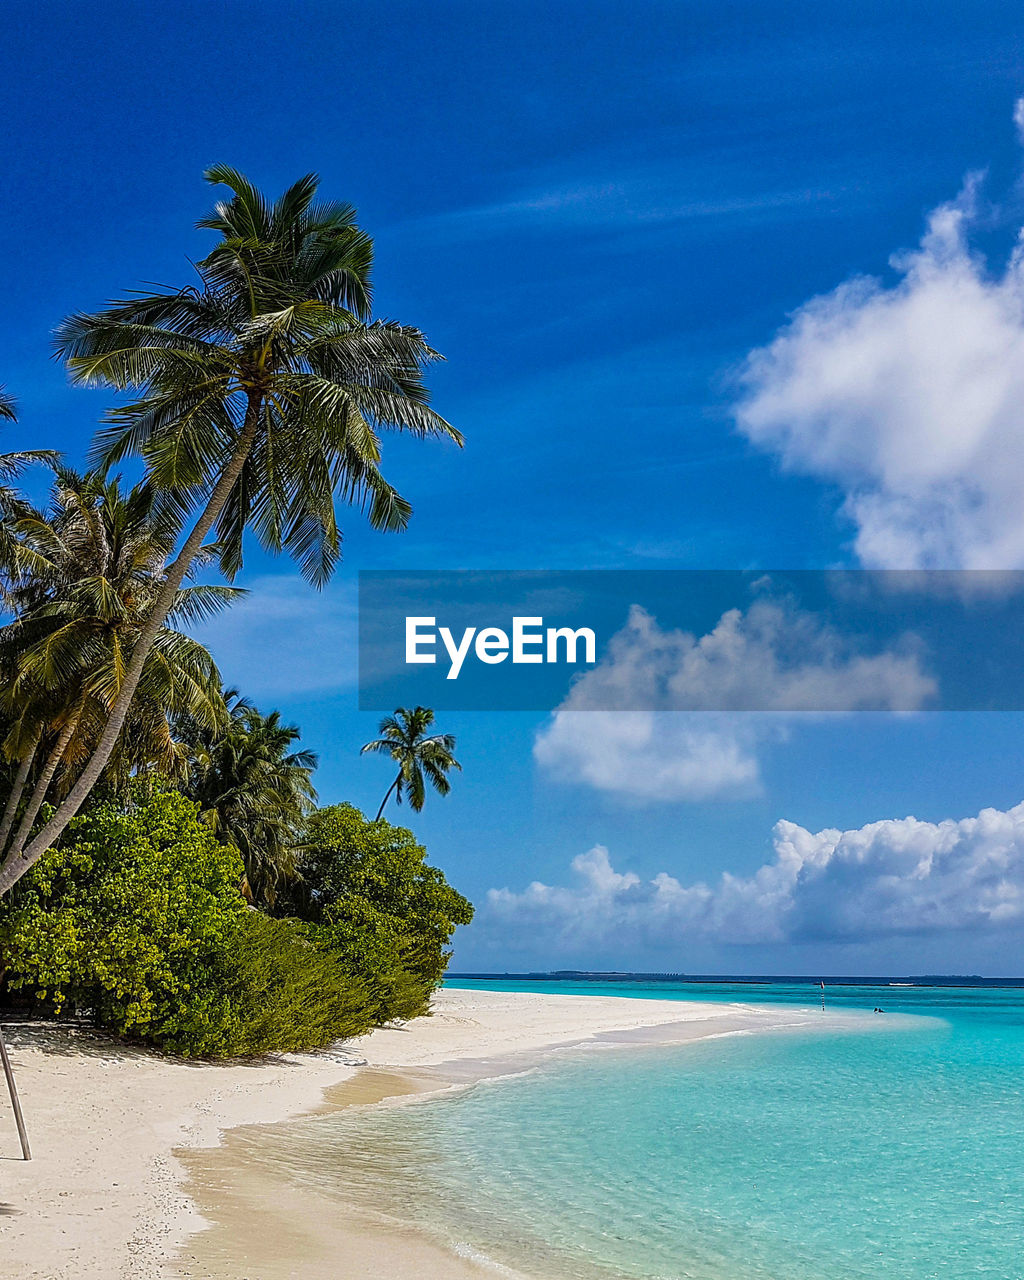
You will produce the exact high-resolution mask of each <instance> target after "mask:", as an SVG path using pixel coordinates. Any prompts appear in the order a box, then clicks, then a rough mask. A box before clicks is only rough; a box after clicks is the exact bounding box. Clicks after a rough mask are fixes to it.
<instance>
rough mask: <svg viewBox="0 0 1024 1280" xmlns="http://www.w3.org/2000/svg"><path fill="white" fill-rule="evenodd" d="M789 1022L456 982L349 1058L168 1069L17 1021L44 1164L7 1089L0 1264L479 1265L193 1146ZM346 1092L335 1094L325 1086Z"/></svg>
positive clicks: (149, 1267)
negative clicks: (338, 1111) (560, 1065)
mask: <svg viewBox="0 0 1024 1280" xmlns="http://www.w3.org/2000/svg"><path fill="white" fill-rule="evenodd" d="M798 1019H799V1015H796V1014H795V1015H793V1020H798ZM778 1021H779V1019H778V1015H777V1014H775V1013H772V1012H770V1011H768V1010H764V1009H761V1010H756V1009H755V1010H750V1009H739V1008H737V1007H736V1006H730V1005H724V1004H723V1005H717V1004H704V1003H700V1004H697V1003H681V1002H676V1001H655V1000H632V999H618V998H614V997H604V996H558V995H543V994H533V993H529V994H506V993H496V992H475V991H458V990H448V991H443V992H440V993H439V994H438V996H437V997H436V999H435V1005H434V1015H433V1016H432V1017H430V1018H419V1019H416V1020H415V1021H414V1022H412V1023H409V1024H406V1025H405V1026H403V1027H401V1028H394V1029H384V1030H379V1031H375V1032H373V1033H372V1034H371V1035H369V1036H366V1037H364V1038H362V1039H361V1040H358V1041H353V1042H351V1043H349V1044H347V1045H345V1046H340V1047H339V1048H338V1049H337V1050H336V1051H332V1052H330V1053H325V1054H317V1055H288V1056H284V1057H280V1058H275V1059H272V1060H269V1061H264V1062H260V1063H256V1064H231V1065H226V1066H220V1065H211V1064H186V1063H180V1062H170V1061H167V1060H166V1059H163V1058H160V1057H157V1056H156V1055H153V1054H150V1053H146V1052H142V1051H137V1050H126V1049H125V1048H123V1047H122V1046H119V1045H117V1044H116V1043H114V1042H112V1041H110V1040H109V1039H107V1038H105V1037H102V1036H99V1035H96V1034H94V1033H91V1032H88V1031H84V1030H79V1029H69V1028H59V1027H54V1026H45V1025H32V1026H27V1027H10V1028H9V1029H8V1031H7V1036H8V1041H9V1043H10V1046H11V1049H12V1058H13V1061H14V1066H15V1070H16V1072H17V1078H18V1084H19V1087H20V1090H21V1095H22V1102H23V1106H24V1109H25V1114H26V1120H27V1123H28V1126H29V1133H30V1137H31V1141H32V1148H33V1156H34V1159H33V1160H32V1161H31V1162H30V1163H27V1164H26V1163H24V1162H22V1161H21V1160H20V1158H19V1151H18V1144H17V1135H16V1133H15V1130H14V1124H13V1120H12V1118H11V1116H10V1112H9V1110H8V1109H7V1108H6V1098H3V1099H2V1100H0V1171H2V1173H0V1176H2V1180H3V1181H2V1185H0V1260H2V1261H0V1273H2V1275H3V1276H4V1277H5V1280H28V1278H29V1277H31V1278H32V1280H156V1278H157V1277H159V1278H160V1280H168V1278H169V1277H173V1276H188V1277H218V1278H220V1277H224V1278H225V1280H247V1278H251V1280H276V1278H277V1277H279V1276H280V1277H286V1276H287V1277H290V1276H293V1275H299V1274H301V1275H302V1276H303V1277H309V1278H310V1280H319V1277H320V1276H324V1277H327V1276H330V1277H331V1280H336V1277H338V1276H339V1274H340V1273H339V1271H338V1258H339V1252H338V1250H339V1249H343V1250H344V1252H343V1255H342V1256H344V1257H345V1259H346V1266H345V1270H344V1276H345V1280H359V1278H360V1277H362V1276H366V1277H369V1276H371V1275H372V1276H374V1277H376V1276H378V1275H379V1274H380V1271H381V1268H382V1266H384V1267H386V1268H387V1269H388V1270H389V1271H390V1275H391V1276H392V1277H393V1280H404V1278H405V1277H408V1280H429V1278H430V1277H431V1276H433V1275H438V1276H440V1275H444V1276H445V1278H446V1280H462V1277H464V1276H465V1277H469V1276H478V1275H480V1274H481V1272H480V1270H479V1269H478V1268H477V1267H476V1266H475V1265H474V1264H473V1263H471V1262H469V1261H467V1260H463V1259H456V1258H454V1257H452V1256H451V1255H449V1254H447V1253H446V1252H443V1251H441V1250H437V1249H432V1248H431V1247H429V1246H428V1245H426V1244H425V1242H423V1241H421V1240H419V1239H418V1238H417V1237H416V1236H415V1235H414V1234H413V1233H410V1234H409V1235H408V1236H405V1235H404V1234H403V1233H402V1232H395V1231H391V1232H388V1233H387V1235H388V1238H387V1240H386V1241H384V1240H382V1239H381V1233H380V1232H376V1233H375V1232H373V1231H372V1230H371V1229H370V1228H369V1226H368V1225H367V1224H366V1223H365V1222H363V1223H359V1222H356V1221H353V1222H347V1223H340V1224H339V1223H338V1222H337V1221H336V1220H335V1219H336V1217H337V1215H336V1213H334V1214H331V1215H328V1214H326V1213H325V1214H323V1215H320V1214H318V1213H317V1211H316V1206H315V1205H313V1204H311V1203H310V1202H309V1198H308V1196H303V1197H302V1198H301V1203H300V1202H299V1199H298V1198H297V1193H295V1192H291V1191H289V1190H288V1189H287V1188H275V1189H274V1197H273V1204H272V1205H268V1203H267V1191H268V1189H267V1187H266V1186H265V1185H261V1183H260V1181H259V1179H258V1178H256V1177H254V1176H253V1177H250V1176H249V1171H247V1169H246V1168H245V1163H244V1159H235V1154H236V1153H235V1152H233V1150H232V1149H231V1144H230V1143H227V1144H225V1146H224V1148H223V1150H224V1152H225V1156H224V1158H223V1159H221V1158H220V1156H219V1155H218V1160H219V1163H215V1164H214V1165H210V1166H209V1167H208V1168H205V1173H204V1168H203V1162H202V1160H198V1161H197V1160H193V1159H191V1158H189V1154H188V1153H189V1152H196V1151H198V1150H201V1149H203V1148H210V1147H214V1146H216V1145H217V1144H218V1143H219V1142H220V1141H221V1139H222V1135H223V1134H224V1131H225V1130H231V1129H233V1128H236V1127H237V1126H242V1125H246V1126H249V1125H254V1124H268V1123H275V1122H279V1121H283V1120H285V1119H287V1118H288V1117H289V1116H294V1115H297V1114H300V1113H304V1112H311V1111H315V1110H317V1109H318V1108H321V1107H323V1106H325V1105H327V1106H331V1107H334V1106H339V1105H346V1104H349V1103H353V1102H356V1103H360V1102H361V1103H365V1102H372V1101H375V1100H376V1099H378V1098H380V1097H383V1096H385V1095H387V1096H390V1095H394V1094H400V1093H403V1092H409V1091H415V1090H417V1089H423V1088H438V1087H447V1086H448V1085H449V1084H450V1083H451V1082H452V1081H454V1080H457V1078H458V1073H459V1071H460V1070H462V1071H464V1072H465V1073H466V1078H471V1077H479V1076H480V1075H487V1074H498V1073H500V1072H501V1071H503V1070H507V1069H509V1060H510V1056H511V1055H530V1054H534V1055H536V1054H540V1053H542V1052H545V1051H549V1050H551V1049H554V1048H556V1047H559V1046H567V1045H572V1044H578V1043H581V1042H585V1041H587V1040H591V1039H594V1038H608V1039H610V1040H612V1041H614V1040H621V1041H629V1040H631V1039H643V1038H645V1037H653V1036H658V1037H659V1038H662V1039H665V1038H668V1039H671V1040H688V1039H696V1038H703V1037H705V1036H709V1035H716V1034H722V1033H728V1032H730V1031H735V1030H741V1029H747V1028H749V1029H755V1028H757V1027H759V1026H769V1025H777V1024H778ZM659 1028H660V1030H654V1029H659ZM442 1064H444V1067H445V1072H444V1073H441V1072H439V1071H437V1069H438V1068H440V1067H441V1066H442ZM339 1085H343V1086H345V1088H344V1089H343V1090H341V1091H338V1090H332V1093H331V1094H330V1100H329V1102H327V1103H325V1091H327V1090H329V1089H332V1086H339ZM346 1091H347V1092H346ZM225 1161H226V1163H225ZM186 1163H187V1164H188V1165H189V1169H188V1170H186V1167H185V1166H186ZM213 1168H216V1169H219V1171H220V1172H219V1175H218V1176H213V1175H212V1174H211V1172H210V1170H211V1169H213ZM188 1174H191V1183H190V1184H189V1185H188V1186H187V1188H186V1178H187V1176H188ZM218 1178H219V1180H218ZM187 1190H188V1191H190V1192H191V1193H192V1196H193V1197H195V1199H198V1201H199V1206H200V1209H201V1210H202V1214H201V1213H200V1211H199V1209H197V1208H196V1204H195V1201H194V1199H193V1198H191V1197H190V1195H189V1194H187V1193H186V1191H187ZM254 1213H255V1214H256V1215H257V1216H258V1217H260V1218H261V1226H260V1229H259V1231H258V1232H257V1233H256V1236H257V1237H258V1239H257V1240H255V1241H254V1240H253V1230H252V1228H253V1214H254ZM304 1220H305V1221H307V1222H308V1229H307V1228H306V1227H305V1226H304V1225H303V1221H304ZM204 1226H207V1227H208V1230H206V1231H203V1232H202V1234H201V1235H199V1236H195V1235H193V1234H192V1233H193V1232H195V1231H196V1230H197V1229H199V1228H201V1227H204ZM247 1242H248V1243H247ZM250 1250H253V1252H252V1254H251V1255H250ZM297 1259H302V1265H301V1269H296V1260H297ZM492 1274H493V1273H492Z"/></svg>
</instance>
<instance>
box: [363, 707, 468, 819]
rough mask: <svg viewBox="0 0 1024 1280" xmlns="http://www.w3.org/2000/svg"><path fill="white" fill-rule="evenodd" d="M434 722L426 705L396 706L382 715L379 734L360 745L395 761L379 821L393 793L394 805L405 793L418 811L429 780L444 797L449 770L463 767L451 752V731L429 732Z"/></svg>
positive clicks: (424, 797)
mask: <svg viewBox="0 0 1024 1280" xmlns="http://www.w3.org/2000/svg"><path fill="white" fill-rule="evenodd" d="M433 723H434V713H433V711H431V709H430V708H429V707H413V709H412V710H411V711H410V710H408V709H407V708H406V707H399V708H398V709H397V710H396V711H395V714H394V715H393V716H385V717H384V719H383V720H382V721H381V722H380V728H379V733H380V737H379V738H375V739H374V740H373V741H372V742H367V743H366V744H365V746H363V747H362V749H361V753H362V754H363V755H365V754H366V752H368V751H371V752H376V753H379V754H382V755H389V756H390V757H391V759H392V760H395V761H397V762H398V776H397V777H396V778H395V780H394V782H392V784H391V786H390V787H388V789H387V791H386V792H385V793H384V799H383V800H382V801H381V802H380V808H379V809H378V810H377V821H378V822H379V821H380V817H381V815H382V814H383V812H384V806H385V805H386V804H387V802H388V800H389V799H390V798H391V793H392V792H394V793H395V803H396V804H401V803H402V798H403V796H404V797H405V798H407V799H408V801H409V806H410V808H412V809H413V810H414V811H415V812H416V813H419V811H420V810H421V809H422V808H423V804H424V801H425V800H426V798H427V783H428V782H429V783H430V785H431V786H432V787H433V788H434V790H435V791H436V792H437V794H438V795H441V796H446V795H447V794H448V792H449V791H451V789H452V784H451V783H450V782H449V781H448V770H449V769H459V770H460V771H461V769H462V765H461V764H459V762H458V760H456V759H455V756H454V755H453V754H452V753H453V752H454V750H455V738H454V737H453V735H452V734H450V733H434V734H428V733H427V730H428V729H429V728H430V727H431V725H432V724H433Z"/></svg>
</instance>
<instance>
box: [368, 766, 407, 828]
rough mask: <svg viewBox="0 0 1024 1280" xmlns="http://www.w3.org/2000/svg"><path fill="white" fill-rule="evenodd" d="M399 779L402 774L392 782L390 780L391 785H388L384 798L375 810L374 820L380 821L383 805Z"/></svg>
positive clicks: (400, 779)
mask: <svg viewBox="0 0 1024 1280" xmlns="http://www.w3.org/2000/svg"><path fill="white" fill-rule="evenodd" d="M401 781H402V775H401V774H399V775H398V777H397V778H396V779H395V780H394V782H392V784H391V786H390V787H388V789H387V791H385V792H384V799H383V800H382V801H381V802H380V808H379V809H378V810H377V817H376V818H375V819H374V821H375V822H380V815H381V814H382V813H383V812H384V806H385V805H386V804H387V802H388V800H390V798H391V793H392V791H394V789H395V787H397V786H398V784H399V783H400V782H401Z"/></svg>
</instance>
